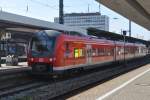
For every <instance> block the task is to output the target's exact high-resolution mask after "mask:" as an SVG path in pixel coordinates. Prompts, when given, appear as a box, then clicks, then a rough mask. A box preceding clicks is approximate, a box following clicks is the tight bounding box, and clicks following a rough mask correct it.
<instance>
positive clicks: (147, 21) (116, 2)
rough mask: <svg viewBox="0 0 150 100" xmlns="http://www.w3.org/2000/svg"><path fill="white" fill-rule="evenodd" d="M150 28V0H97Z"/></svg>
mask: <svg viewBox="0 0 150 100" xmlns="http://www.w3.org/2000/svg"><path fill="white" fill-rule="evenodd" d="M96 1H98V2H99V3H101V4H103V5H105V6H107V7H108V8H110V9H112V10H114V11H116V12H118V13H119V14H121V15H123V16H124V17H126V18H128V19H130V20H132V21H134V22H135V23H137V24H139V25H141V26H143V27H145V28H146V29H148V30H150V0H96Z"/></svg>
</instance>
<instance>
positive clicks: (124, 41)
mask: <svg viewBox="0 0 150 100" xmlns="http://www.w3.org/2000/svg"><path fill="white" fill-rule="evenodd" d="M126 34H127V31H125V30H124V31H123V43H124V45H123V46H124V50H123V51H124V53H123V54H124V55H123V57H124V64H125V66H126V61H125V43H126Z"/></svg>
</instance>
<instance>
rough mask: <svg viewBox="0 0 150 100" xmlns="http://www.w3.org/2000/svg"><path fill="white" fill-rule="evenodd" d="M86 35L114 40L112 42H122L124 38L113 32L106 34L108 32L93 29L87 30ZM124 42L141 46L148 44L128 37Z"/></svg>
mask: <svg viewBox="0 0 150 100" xmlns="http://www.w3.org/2000/svg"><path fill="white" fill-rule="evenodd" d="M87 31H88V33H87V34H88V35H94V36H97V37H104V38H106V39H109V40H114V41H123V40H124V36H123V35H120V34H116V33H113V32H108V31H103V30H98V29H95V28H88V29H87ZM125 39H126V42H130V43H141V44H147V43H148V42H147V41H146V40H141V39H137V38H133V37H129V36H125Z"/></svg>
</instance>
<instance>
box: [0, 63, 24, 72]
mask: <svg viewBox="0 0 150 100" xmlns="http://www.w3.org/2000/svg"><path fill="white" fill-rule="evenodd" d="M25 67H27V62H19V63H18V65H17V66H6V64H1V67H0V70H4V69H15V68H25Z"/></svg>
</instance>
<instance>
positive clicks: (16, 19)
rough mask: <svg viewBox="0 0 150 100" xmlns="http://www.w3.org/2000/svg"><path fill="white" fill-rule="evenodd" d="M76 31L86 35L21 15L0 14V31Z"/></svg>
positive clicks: (72, 28)
mask: <svg viewBox="0 0 150 100" xmlns="http://www.w3.org/2000/svg"><path fill="white" fill-rule="evenodd" d="M51 29H53V30H59V31H77V32H80V33H82V34H86V30H84V29H81V28H78V27H70V26H65V25H61V24H56V23H52V22H48V21H43V20H39V19H34V18H29V17H25V16H21V15H16V14H11V13H8V12H3V11H1V12H0V30H8V31H22V32H36V31H37V30H51Z"/></svg>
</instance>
